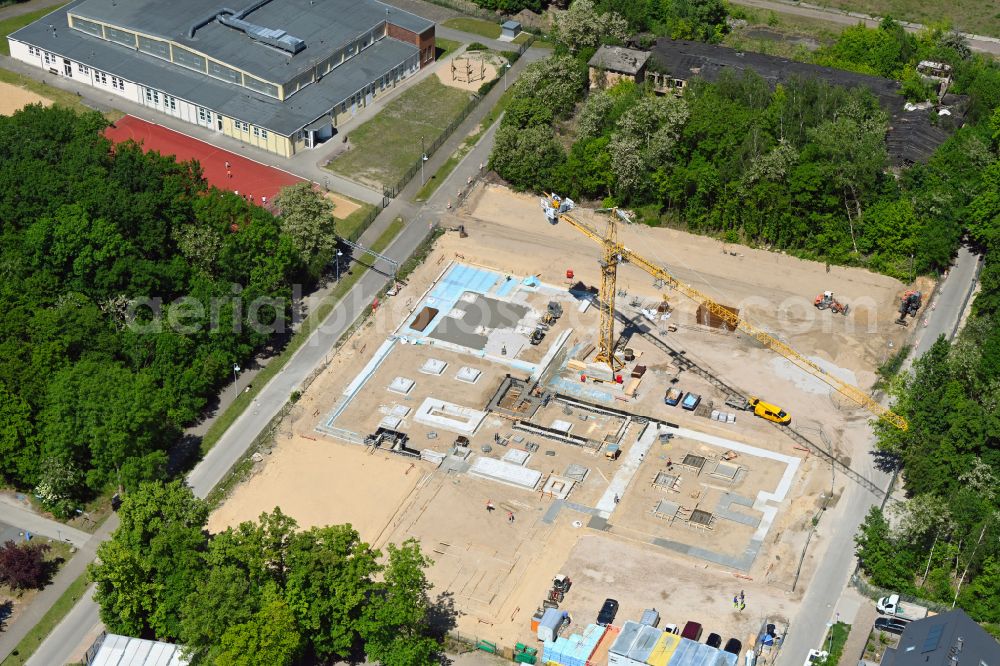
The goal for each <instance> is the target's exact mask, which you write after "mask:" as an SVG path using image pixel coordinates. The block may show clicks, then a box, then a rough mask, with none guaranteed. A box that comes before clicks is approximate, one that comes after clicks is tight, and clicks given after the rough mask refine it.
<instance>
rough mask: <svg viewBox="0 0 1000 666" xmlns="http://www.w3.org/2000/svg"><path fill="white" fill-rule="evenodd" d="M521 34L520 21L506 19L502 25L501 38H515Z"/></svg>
mask: <svg viewBox="0 0 1000 666" xmlns="http://www.w3.org/2000/svg"><path fill="white" fill-rule="evenodd" d="M520 34H521V24H520V23H519V22H518V21H513V20H511V21H504V22H503V23H502V24H501V25H500V39H504V40H507V39H514V38H515V37H517V36H518V35H520Z"/></svg>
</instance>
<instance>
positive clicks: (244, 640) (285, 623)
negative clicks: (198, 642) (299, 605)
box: [214, 590, 302, 666]
mask: <svg viewBox="0 0 1000 666" xmlns="http://www.w3.org/2000/svg"><path fill="white" fill-rule="evenodd" d="M265 597H266V599H267V601H266V602H265V603H264V606H263V608H261V609H260V611H259V612H257V613H255V614H254V616H253V617H252V618H251V619H250V620H249V621H248V622H241V623H239V624H234V625H232V626H231V627H229V629H227V630H226V633H224V634H223V635H222V639H221V641H220V643H221V645H220V648H221V649H220V652H219V655H218V656H217V657H216V658H215V662H214V663H215V664H216V666H286V665H288V664H291V663H292V662H293V661H294V660H295V658H296V657H297V656H298V655H299V653H300V652H301V651H302V635H301V634H300V633H299V631H298V628H297V626H296V624H295V617H294V615H293V614H292V610H291V609H290V608H289V607H288V603H287V602H285V600H284V599H282V598H281V597H280V596H279V595H278V594H277V592H276V591H274V590H269V591H268V592H266V593H265Z"/></svg>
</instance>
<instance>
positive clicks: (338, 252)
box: [337, 250, 344, 282]
mask: <svg viewBox="0 0 1000 666" xmlns="http://www.w3.org/2000/svg"><path fill="white" fill-rule="evenodd" d="M342 256H344V253H343V252H341V251H340V250H337V282H340V258H341V257H342Z"/></svg>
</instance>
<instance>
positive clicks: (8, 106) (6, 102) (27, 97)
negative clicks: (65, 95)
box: [0, 82, 52, 116]
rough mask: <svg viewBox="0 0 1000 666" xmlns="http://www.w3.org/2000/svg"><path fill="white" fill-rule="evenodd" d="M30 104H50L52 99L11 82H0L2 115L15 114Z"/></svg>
mask: <svg viewBox="0 0 1000 666" xmlns="http://www.w3.org/2000/svg"><path fill="white" fill-rule="evenodd" d="M28 104H41V105H42V106H49V105H50V104H52V100H50V99H48V98H47V97H42V96H41V95H37V94H35V93H33V92H31V91H30V90H25V89H24V88H19V87H17V86H15V85H11V84H10V83H2V82H0V116H10V115H13V114H14V112H15V111H17V110H18V109H21V108H23V107H25V106H27V105H28Z"/></svg>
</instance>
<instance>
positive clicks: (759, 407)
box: [749, 398, 792, 424]
mask: <svg viewBox="0 0 1000 666" xmlns="http://www.w3.org/2000/svg"><path fill="white" fill-rule="evenodd" d="M749 405H750V406H751V407H753V413H754V414H756V415H757V416H759V417H760V418H762V419H767V420H768V421H774V422H775V423H781V424H785V423H790V422H791V420H792V417H791V416H789V414H788V412H786V411H785V410H783V409H782V408H781V407H778V406H777V405H772V404H771V403H769V402H764V401H763V400H761V399H760V398H750V400H749Z"/></svg>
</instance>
